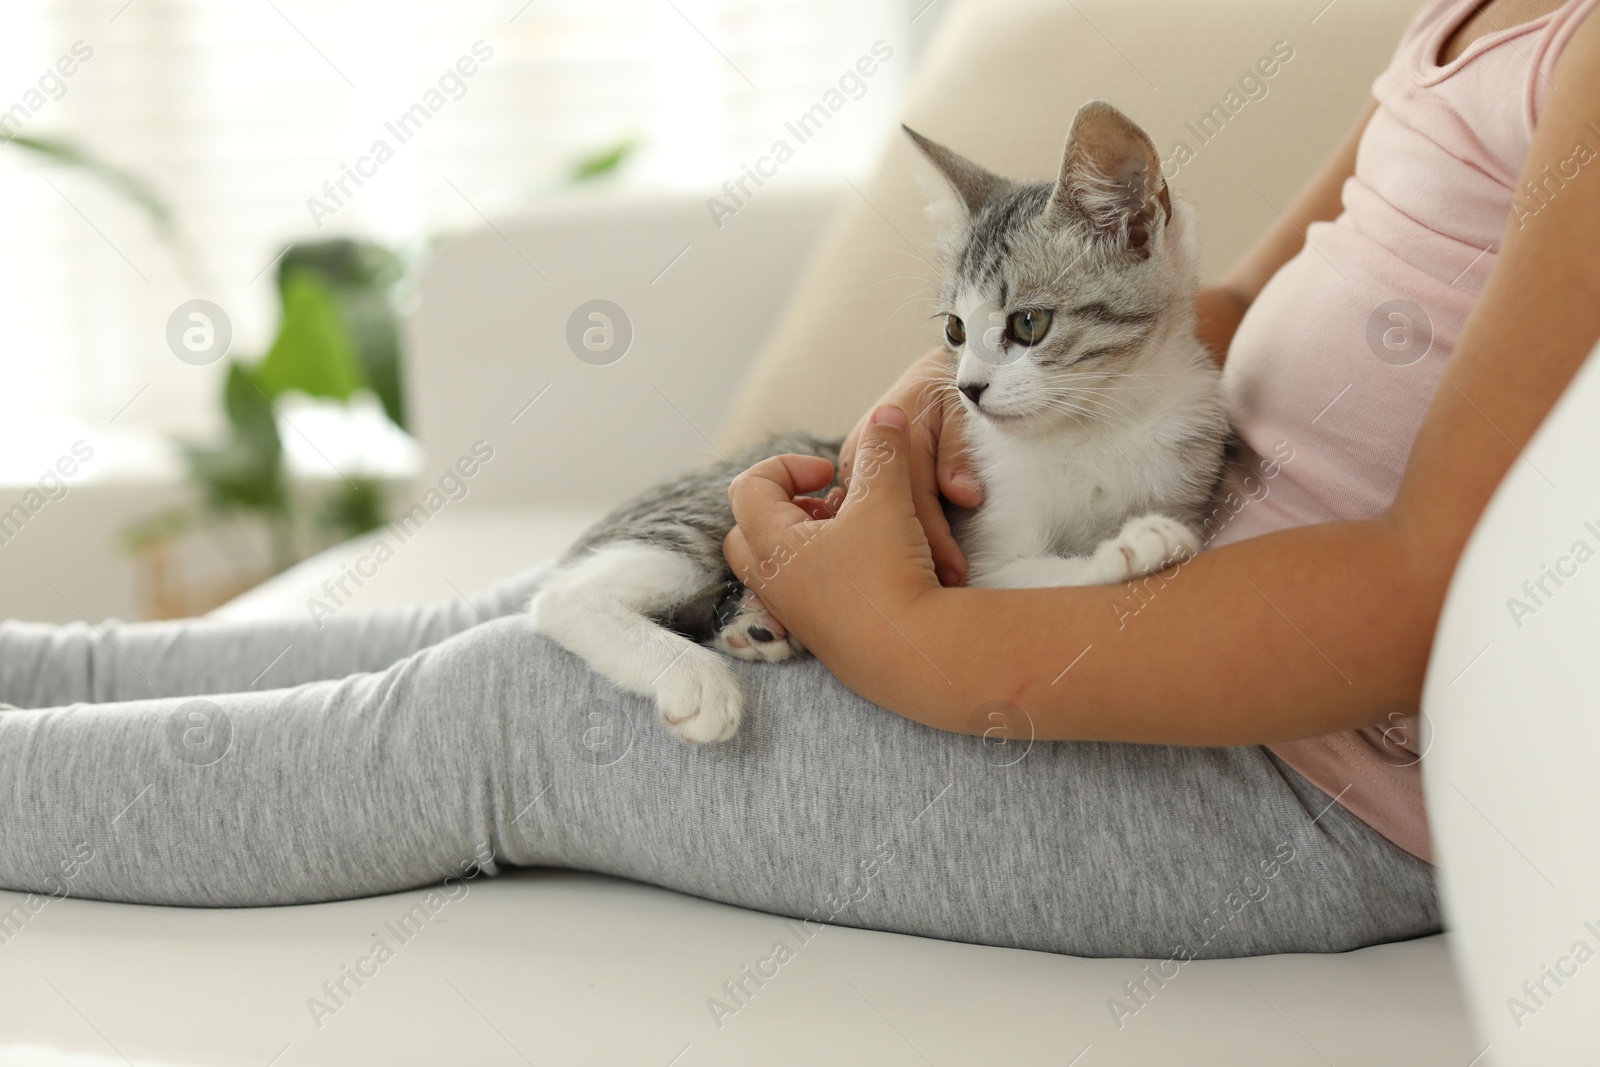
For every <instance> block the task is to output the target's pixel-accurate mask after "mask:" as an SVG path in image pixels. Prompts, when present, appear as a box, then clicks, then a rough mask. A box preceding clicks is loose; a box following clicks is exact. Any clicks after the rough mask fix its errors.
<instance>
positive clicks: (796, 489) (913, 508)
mask: <svg viewBox="0 0 1600 1067" xmlns="http://www.w3.org/2000/svg"><path fill="white" fill-rule="evenodd" d="M869 419H870V421H869V423H868V425H867V426H865V427H864V428H862V430H861V432H860V434H859V435H858V437H857V439H856V449H855V451H854V458H855V464H854V466H855V476H854V477H853V478H852V479H851V480H850V489H849V492H848V494H847V495H846V496H845V497H844V499H843V502H842V504H841V505H840V506H839V507H838V509H837V513H836V514H835V512H834V508H833V506H832V505H830V504H828V503H825V502H823V501H820V500H816V499H814V498H808V497H805V496H802V495H801V494H803V493H808V492H814V491H815V490H817V489H820V488H822V487H823V486H825V485H827V484H828V482H829V481H830V480H831V479H832V477H833V466H832V464H830V463H829V462H828V461H827V460H825V459H820V458H818V457H816V456H793V455H786V456H774V457H772V458H771V459H766V460H763V461H761V462H760V463H757V464H756V465H755V466H753V467H751V468H750V469H749V470H747V471H745V472H744V473H743V474H741V475H739V476H738V477H737V478H735V479H734V480H733V484H732V485H730V486H729V487H728V500H729V502H730V503H731V504H732V505H733V514H734V518H735V520H736V521H737V523H738V525H737V526H736V527H735V528H734V529H733V530H732V531H731V532H730V533H729V534H728V536H727V538H726V540H724V541H723V546H722V549H723V555H725V556H726V557H727V560H728V564H729V566H731V567H732V568H733V571H734V573H735V574H737V575H738V576H739V578H740V579H741V580H742V581H743V582H744V583H745V585H747V586H748V587H749V588H750V589H751V590H752V591H754V592H755V593H756V594H757V595H758V596H760V597H761V599H762V601H763V602H764V603H765V604H766V606H767V608H768V609H769V610H770V611H771V612H772V613H773V614H774V615H776V616H777V617H778V619H779V621H781V622H782V623H783V625H784V627H785V628H787V629H788V630H790V631H791V632H792V633H794V634H795V636H797V637H799V638H800V640H801V641H802V642H803V643H804V644H805V645H806V647H807V648H809V649H810V650H811V651H812V652H813V653H815V654H816V656H817V657H818V658H819V659H821V660H822V661H823V662H824V663H827V664H828V666H829V668H830V669H831V670H833V671H834V672H835V673H836V674H839V676H840V677H841V678H842V679H846V675H847V674H849V673H850V664H852V663H855V664H870V663H871V662H872V661H873V656H872V650H873V649H874V648H880V647H882V644H883V642H884V641H886V640H892V639H893V632H894V631H893V629H892V627H896V626H897V625H898V623H897V622H896V620H900V619H902V618H903V616H904V613H905V612H906V610H907V609H908V608H909V607H910V605H911V604H913V603H914V602H915V601H916V600H917V599H918V598H919V597H920V596H921V595H922V594H923V593H925V592H928V591H930V590H935V591H936V590H937V589H938V588H939V581H938V578H937V576H936V574H935V572H934V565H933V557H932V555H931V554H930V552H929V549H928V539H927V537H926V535H925V534H924V532H923V525H922V522H921V518H920V515H919V513H918V506H917V500H916V495H915V493H914V491H913V485H912V472H913V466H914V457H916V456H917V455H918V454H919V452H920V451H921V449H922V447H923V446H922V445H921V444H920V443H918V444H912V443H911V433H910V429H909V421H910V420H909V419H908V418H907V416H906V413H905V412H904V411H903V410H901V409H900V408H897V407H893V406H884V407H880V408H877V409H876V410H874V411H873V412H872V413H871V415H870V416H869ZM886 624H887V625H886ZM841 672H842V673H841ZM846 684H849V681H848V679H846Z"/></svg>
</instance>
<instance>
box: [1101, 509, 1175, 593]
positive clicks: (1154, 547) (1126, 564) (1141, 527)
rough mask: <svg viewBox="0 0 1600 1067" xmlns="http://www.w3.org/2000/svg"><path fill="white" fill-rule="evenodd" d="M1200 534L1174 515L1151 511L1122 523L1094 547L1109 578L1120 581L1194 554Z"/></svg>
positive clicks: (1158, 568)
mask: <svg viewBox="0 0 1600 1067" xmlns="http://www.w3.org/2000/svg"><path fill="white" fill-rule="evenodd" d="M1199 551H1200V538H1198V537H1196V536H1195V532H1194V531H1193V530H1191V529H1189V527H1187V526H1185V525H1184V524H1183V523H1181V522H1179V521H1178V520H1177V519H1173V518H1168V517H1167V516H1165V515H1160V514H1156V513H1154V512H1152V513H1151V514H1149V515H1139V516H1136V517H1134V518H1131V519H1129V520H1128V521H1127V522H1125V523H1123V526H1122V529H1121V530H1118V531H1117V535H1116V536H1115V537H1113V538H1110V539H1109V540H1107V541H1106V542H1105V543H1103V544H1102V545H1101V546H1100V547H1099V548H1097V549H1095V553H1094V559H1095V563H1096V565H1097V566H1098V567H1099V568H1103V569H1104V571H1105V574H1106V575H1107V578H1108V580H1109V581H1115V582H1122V581H1127V580H1128V579H1129V578H1137V577H1139V576H1140V575H1143V574H1149V573H1151V572H1152V571H1158V570H1161V569H1162V568H1163V567H1167V566H1170V565H1172V564H1174V563H1177V562H1179V561H1180V560H1185V559H1188V558H1190V557H1191V556H1194V555H1196V554H1198V553H1199Z"/></svg>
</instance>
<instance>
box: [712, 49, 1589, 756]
mask: <svg viewBox="0 0 1600 1067" xmlns="http://www.w3.org/2000/svg"><path fill="white" fill-rule="evenodd" d="M1554 80H1555V81H1556V83H1557V84H1559V85H1560V86H1561V88H1560V89H1559V90H1552V91H1551V93H1550V96H1549V98H1548V101H1547V104H1546V107H1545V111H1544V114H1543V117H1542V118H1541V120H1540V123H1539V126H1538V129H1537V130H1536V131H1535V134H1534V137H1533V143H1532V147H1531V149H1530V151H1529V155H1528V161H1527V166H1526V167H1525V170H1524V177H1527V178H1536V177H1538V176H1539V173H1540V169H1541V168H1542V167H1543V166H1545V165H1546V164H1554V163H1556V162H1557V161H1559V160H1563V159H1566V158H1568V157H1569V156H1570V155H1571V153H1572V146H1573V145H1574V144H1575V143H1578V142H1579V141H1583V142H1585V143H1589V142H1590V141H1591V139H1592V137H1593V133H1592V130H1591V128H1590V127H1589V126H1588V125H1587V123H1589V122H1591V121H1593V122H1595V123H1596V124H1597V125H1600V104H1597V103H1595V102H1596V101H1600V19H1589V20H1587V21H1586V22H1585V24H1584V25H1583V26H1582V27H1580V29H1579V30H1578V31H1577V33H1576V35H1575V36H1574V38H1573V40H1572V41H1571V43H1570V44H1569V45H1568V47H1567V49H1566V50H1565V53H1564V55H1563V57H1562V59H1561V61H1560V63H1559V65H1558V72H1557V75H1556V77H1555V79H1554ZM1596 183H1600V175H1590V174H1587V173H1586V174H1585V175H1584V176H1583V177H1580V178H1579V179H1578V180H1576V181H1574V182H1571V183H1569V184H1568V186H1567V187H1566V188H1565V189H1564V190H1562V192H1561V194H1560V195H1559V196H1556V197H1554V198H1552V199H1551V201H1550V202H1549V203H1548V204H1547V205H1546V206H1545V207H1544V208H1543V209H1542V210H1541V211H1540V212H1539V213H1538V214H1537V215H1534V216H1532V217H1531V218H1528V219H1526V220H1523V224H1522V225H1518V224H1517V223H1516V222H1512V223H1508V226H1507V229H1506V233H1505V237H1504V240H1503V242H1502V245H1501V251H1500V255H1499V261H1498V263H1497V265H1496V267H1495V269H1494V272H1493V274H1492V275H1491V277H1490V279H1489V281H1488V284H1487V285H1486V287H1485V289H1484V291H1483V294H1482V296H1481V297H1480V298H1479V300H1478V303H1477V305H1476V307H1475V308H1474V310H1473V313H1472V315H1471V317H1470V318H1469V319H1468V320H1467V323H1466V326H1465V328H1464V329H1463V331H1462V335H1461V339H1460V341H1459V343H1458V344H1457V346H1456V348H1455V351H1454V353H1453V355H1452V357H1451V360H1450V365H1449V366H1448V367H1447V368H1446V371H1445V374H1444V376H1443V379H1442V381H1441V383H1440V385H1439V389H1438V392H1437V394H1436V395H1435V397H1434V401H1433V403H1432V405H1431V407H1430V408H1429V411H1428V414H1427V416H1426V418H1425V420H1424V422H1423V425H1422V428H1421V431H1420V433H1419V435H1418V437H1417V440H1416V442H1415V445H1414V446H1413V448H1412V451H1411V456H1410V460H1409V462H1408V464H1407V468H1406V473H1405V476H1404V479H1403V481H1402V484H1401V487H1400V490H1399V492H1398V494H1397V496H1396V498H1395V501H1394V504H1393V505H1392V506H1391V507H1390V508H1389V510H1388V512H1387V513H1386V514H1385V515H1383V516H1382V517H1379V518H1376V519H1371V520H1365V521H1357V522H1340V523H1329V524H1325V525H1316V526H1307V527H1300V528H1297V529H1291V530H1284V531H1281V532H1278V533H1273V534H1269V535H1266V536H1263V537H1258V538H1254V539H1252V540H1249V541H1244V542H1240V543H1237V544H1233V545H1230V546H1227V547H1225V548H1221V549H1216V550H1214V551H1210V552H1206V553H1204V554H1202V555H1201V556H1199V557H1198V558H1196V559H1194V560H1192V561H1190V562H1189V563H1187V564H1186V565H1184V566H1183V567H1182V568H1181V569H1179V570H1178V572H1177V573H1176V574H1172V573H1171V572H1169V573H1168V575H1167V579H1168V580H1167V581H1166V582H1165V585H1164V586H1162V587H1160V588H1159V589H1158V591H1157V592H1155V594H1154V595H1153V596H1148V597H1147V600H1148V605H1147V606H1146V607H1145V608H1144V609H1143V610H1142V611H1140V612H1139V613H1138V615H1137V616H1134V617H1132V618H1128V617H1126V612H1127V608H1128V605H1129V604H1131V603H1133V601H1132V600H1131V599H1130V598H1131V596H1132V592H1131V588H1130V587H1129V586H1125V585H1119V586H1097V587H1086V588H1063V589H1036V590H988V589H969V588H953V589H952V588H942V587H941V586H940V585H939V583H938V580H937V579H936V577H935V575H934V570H933V564H932V561H931V558H930V555H929V552H928V547H927V540H926V539H925V538H924V536H923V534H922V528H921V526H920V524H919V523H918V521H917V513H916V507H915V501H914V498H913V495H912V492H911V488H910V482H909V478H908V475H907V469H908V467H909V459H908V454H907V453H908V449H909V448H910V447H911V445H910V443H909V439H908V437H907V435H906V432H905V431H904V430H903V429H900V428H898V427H899V426H901V425H903V424H904V422H905V418H904V414H903V413H900V412H898V410H897V409H892V408H891V409H880V411H879V416H880V417H882V418H885V419H886V420H887V421H886V422H882V423H880V424H878V425H873V426H870V427H868V429H867V430H866V432H865V433H864V434H863V435H862V444H861V449H862V454H861V455H860V456H859V457H858V458H857V472H856V476H855V478H854V479H853V481H852V486H851V495H850V497H849V498H848V499H847V500H846V501H845V503H844V506H843V508H842V509H841V510H840V512H839V514H838V515H837V516H836V517H834V518H831V519H821V520H813V519H811V518H810V517H809V515H808V514H807V513H806V512H804V511H802V510H801V509H800V508H799V507H797V506H796V505H794V504H793V503H792V502H791V501H792V497H793V496H794V494H795V493H797V492H806V491H808V490H810V489H814V488H816V487H818V486H820V485H822V484H825V483H826V479H827V478H828V476H829V474H830V470H829V467H828V465H827V463H826V462H825V461H822V460H818V459H815V458H804V457H795V456H788V457H779V458H778V459H774V460H769V461H767V462H766V463H763V464H760V465H758V466H757V467H754V468H752V469H751V470H750V471H748V472H746V473H745V474H743V475H741V476H740V477H739V478H738V479H736V480H735V482H734V484H733V486H732V487H731V488H730V498H731V499H732V501H733V503H734V511H735V514H736V516H737V517H738V520H739V527H738V529H736V530H735V531H734V532H733V533H732V534H730V535H729V538H728V541H727V544H726V546H725V548H726V552H727V555H728V558H729V561H730V562H731V563H732V564H733V566H734V568H735V570H736V571H737V572H738V573H739V574H740V576H741V577H743V578H744V580H745V581H746V582H747V583H749V584H750V585H751V586H752V587H753V588H755V589H757V590H758V591H759V592H760V594H761V596H762V598H763V599H764V600H765V601H766V602H767V604H768V606H769V607H771V608H772V609H773V610H774V611H775V612H776V613H777V614H778V616H779V618H781V619H782V620H783V621H784V623H785V625H786V626H788V627H789V628H790V630H791V631H793V632H794V633H795V634H796V635H797V636H798V637H799V639H800V640H801V641H803V642H804V643H805V644H806V646H807V647H808V648H810V649H811V650H812V651H813V652H814V653H815V654H816V655H817V657H818V658H819V659H821V660H822V662H823V663H825V664H826V665H827V666H828V668H829V669H830V670H832V671H833V672H834V673H835V674H836V675H837V676H838V677H839V678H840V679H841V680H842V681H843V682H844V683H845V684H846V685H848V686H850V688H852V689H854V690H855V691H856V692H858V693H860V694H861V695H863V696H865V697H867V698H868V699H870V700H872V701H874V702H876V703H878V704H881V705H883V706H884V707H887V708H890V709H891V710H893V711H896V712H898V713H900V714H902V715H904V716H906V717H908V718H911V719H915V720H916V721H918V722H922V723H925V724H927V725H929V726H933V727H937V728H939V729H943V730H951V731H956V732H963V733H982V732H984V731H985V730H986V729H988V728H989V726H990V720H989V718H988V716H986V715H984V714H983V713H982V712H983V709H985V707H991V708H992V707H993V704H994V702H996V701H1010V702H1013V703H1014V704H1016V705H1018V706H1020V708H1021V709H1022V710H1023V711H1025V712H1026V713H1027V715H1028V716H1029V717H1030V718H1031V720H1032V723H1033V729H1034V732H1035V735H1036V736H1038V737H1039V738H1041V739H1063V740H1064V739H1103V740H1119V741H1139V742H1151V743H1163V744H1200V745H1225V744H1260V743H1265V742H1271V741H1278V740H1285V739H1290V738H1297V737H1307V736H1315V735H1319V734H1325V733H1330V732H1334V731H1338V730H1342V729H1347V728H1350V727H1354V726H1360V725H1365V724H1368V723H1373V722H1376V721H1377V720H1379V719H1381V718H1382V717H1383V713H1384V712H1385V711H1387V710H1388V709H1390V708H1392V707H1393V706H1394V702H1395V701H1406V702H1410V703H1413V704H1414V703H1415V702H1417V701H1418V699H1419V695H1420V693H1421V688H1422V679H1423V672H1424V669H1425V667H1426V665H1427V659H1428V652H1429V649H1430V647H1431V644H1432V638H1433V631H1434V627H1435V625H1436V624H1437V622H1438V618H1439V611H1440V608H1441V605H1442V602H1443V599H1444V595H1445V590H1446V587H1447V585H1448V583H1449V581H1450V577H1451V574H1452V572H1453V571H1454V568H1455V565H1456V561H1457V560H1458V558H1459V557H1460V554H1461V551H1462V548H1463V546H1464V545H1465V543H1466V540H1467V537H1468V535H1469V534H1470V533H1471V531H1472V529H1473V527H1474V525H1475V524H1476V523H1477V520H1478V518H1479V516H1480V515H1481V514H1482V512H1483V509H1484V507H1485V506H1486V505H1487V503H1488V501H1489V498H1490V495H1491V494H1492V493H1493V492H1494V490H1495V488H1496V486H1497V485H1499V483H1500V481H1501V479H1502V478H1503V476H1504V475H1505V472H1506V471H1507V470H1508V469H1509V468H1510V466H1511V464H1512V463H1514V462H1516V461H1517V459H1518V457H1519V455H1520V449H1521V448H1522V447H1523V446H1524V445H1525V444H1526V443H1527V441H1528V439H1529V438H1530V437H1531V435H1532V434H1533V432H1534V430H1535V429H1537V427H1538V425H1539V423H1540V422H1541V421H1542V420H1543V419H1544V417H1545V415H1546V414H1547V413H1548V412H1549V410H1550V408H1551V406H1552V405H1553V404H1554V403H1555V401H1556V400H1557V399H1558V398H1559V396H1560V395H1561V393H1562V391H1563V390H1564V389H1565V387H1566V386H1567V384H1568V383H1569V382H1570V381H1571V379H1572V376H1573V374H1574V373H1575V372H1576V371H1577V369H1578V367H1579V366H1580V365H1581V364H1582V362H1583V360H1584V357H1585V356H1586V355H1587V354H1588V352H1589V350H1590V349H1591V348H1592V347H1593V346H1594V344H1595V340H1596V338H1597V337H1600V300H1596V299H1595V294H1596V293H1600V257H1596V256H1595V255H1594V252H1593V250H1594V249H1595V248H1596V247H1600V184H1596ZM1141 584H1142V583H1141ZM1157 584H1158V583H1155V582H1152V583H1151V587H1152V588H1154V587H1155V586H1156V585H1157Z"/></svg>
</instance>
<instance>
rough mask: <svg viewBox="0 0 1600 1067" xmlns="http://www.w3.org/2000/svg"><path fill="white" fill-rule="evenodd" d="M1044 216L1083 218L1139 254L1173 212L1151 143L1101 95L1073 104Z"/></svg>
mask: <svg viewBox="0 0 1600 1067" xmlns="http://www.w3.org/2000/svg"><path fill="white" fill-rule="evenodd" d="M1045 217H1046V218H1048V219H1052V220H1055V221H1058V222H1065V221H1067V220H1068V219H1069V218H1076V219H1082V220H1086V221H1087V222H1088V223H1089V225H1090V227H1091V228H1093V229H1094V230H1095V231H1096V232H1097V233H1101V234H1104V235H1106V236H1108V237H1113V238H1115V239H1117V240H1119V241H1121V242H1122V243H1123V245H1124V247H1126V248H1127V249H1128V250H1129V251H1130V252H1132V253H1133V254H1135V255H1136V256H1137V257H1138V258H1140V259H1143V258H1145V257H1147V256H1149V254H1150V250H1149V248H1148V245H1149V242H1150V238H1151V236H1152V235H1153V234H1154V233H1155V231H1156V228H1157V227H1158V226H1161V225H1162V224H1164V223H1165V222H1166V221H1167V220H1169V219H1171V218H1172V197H1171V194H1170V193H1168V192H1167V182H1166V179H1165V178H1163V177H1162V175H1161V157H1160V156H1159V155H1158V154H1157V153H1156V146H1155V145H1154V144H1152V143H1151V141H1150V138H1149V137H1148V136H1146V135H1145V132H1144V131H1143V130H1141V129H1140V128H1139V126H1138V124H1137V123H1135V122H1134V121H1133V120H1132V119H1130V118H1128V116H1126V115H1124V114H1123V113H1122V112H1120V111H1118V110H1117V109H1116V108H1114V107H1112V106H1111V105H1110V104H1108V103H1106V102H1105V101H1104V100H1091V101H1089V102H1088V103H1087V104H1084V105H1083V106H1082V107H1081V108H1079V109H1078V114H1077V116H1076V117H1075V118H1074V119H1073V120H1072V132H1071V133H1069V134H1068V135H1067V151H1066V155H1065V156H1064V157H1063V159H1062V160H1061V176H1060V177H1059V178H1057V179H1056V187H1055V189H1054V190H1053V191H1052V192H1051V194H1050V202H1049V204H1048V205H1047V206H1046V207H1045Z"/></svg>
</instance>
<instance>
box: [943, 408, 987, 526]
mask: <svg viewBox="0 0 1600 1067" xmlns="http://www.w3.org/2000/svg"><path fill="white" fill-rule="evenodd" d="M964 418H965V416H964V415H963V414H962V413H961V411H960V409H956V410H954V411H950V412H948V413H946V415H945V417H944V424H943V425H942V426H941V427H940V429H939V488H940V489H941V490H943V491H944V495H945V497H946V498H947V499H948V500H949V501H950V503H952V504H954V505H955V506H956V507H959V508H975V507H977V506H978V505H979V504H981V503H983V483H982V482H980V481H979V480H978V475H977V472H976V471H975V470H973V467H972V453H971V452H970V451H969V450H968V449H967V437H966V425H965V422H964V421H963V420H964Z"/></svg>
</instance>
